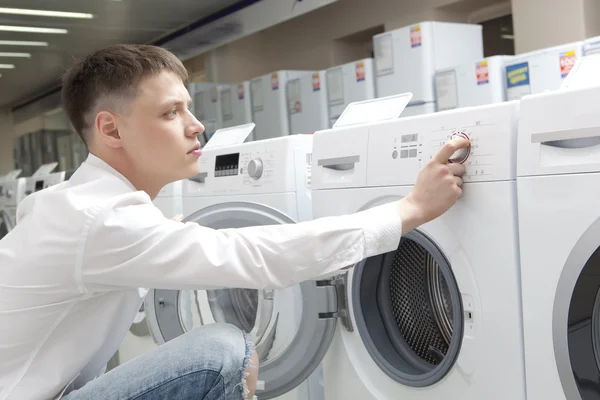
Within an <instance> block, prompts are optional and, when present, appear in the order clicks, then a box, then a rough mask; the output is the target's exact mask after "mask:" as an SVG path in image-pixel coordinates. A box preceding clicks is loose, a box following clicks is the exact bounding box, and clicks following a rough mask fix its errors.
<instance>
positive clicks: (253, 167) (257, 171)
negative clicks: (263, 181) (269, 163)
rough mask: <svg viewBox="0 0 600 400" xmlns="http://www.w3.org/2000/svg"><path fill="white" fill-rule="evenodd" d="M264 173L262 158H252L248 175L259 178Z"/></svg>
mask: <svg viewBox="0 0 600 400" xmlns="http://www.w3.org/2000/svg"><path fill="white" fill-rule="evenodd" d="M262 173H263V162H262V160H261V159H260V158H255V159H253V160H250V162H249V163H248V176H250V178H253V179H259V178H260V177H261V176H262Z"/></svg>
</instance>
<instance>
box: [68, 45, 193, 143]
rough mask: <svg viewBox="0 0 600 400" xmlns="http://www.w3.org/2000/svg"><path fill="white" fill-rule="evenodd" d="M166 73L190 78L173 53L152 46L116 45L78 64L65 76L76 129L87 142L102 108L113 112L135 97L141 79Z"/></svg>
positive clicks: (71, 119) (69, 111) (94, 53)
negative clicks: (119, 103) (165, 71)
mask: <svg viewBox="0 0 600 400" xmlns="http://www.w3.org/2000/svg"><path fill="white" fill-rule="evenodd" d="M164 70H167V71H171V72H174V73H176V74H177V75H179V77H180V78H181V80H182V81H183V82H186V81H187V79H188V73H187V70H186V69H185V67H184V66H183V64H182V63H181V61H180V60H179V59H178V58H177V57H176V56H175V55H174V54H173V53H171V52H169V51H168V50H165V49H163V48H161V47H157V46H151V45H131V44H119V45H113V46H109V47H106V48H103V49H101V50H98V51H95V52H93V53H91V54H89V55H88V56H86V57H84V58H82V59H81V60H79V61H77V62H75V63H74V64H73V66H71V68H69V69H68V70H67V72H66V73H65V75H64V76H63V81H62V84H63V85H62V93H61V96H62V102H63V107H64V109H65V112H66V114H67V116H68V117H69V120H70V121H71V124H72V125H73V128H75V130H76V131H77V133H78V134H79V136H81V138H82V139H83V141H84V142H86V143H87V141H86V138H87V136H88V132H89V130H90V129H91V128H92V127H93V124H94V120H95V117H96V113H97V112H98V111H99V109H100V108H106V109H109V110H113V109H114V108H115V107H117V102H119V101H122V100H129V99H132V98H134V97H135V95H136V93H137V88H138V85H139V82H140V80H141V79H143V78H145V77H147V76H149V75H154V74H158V73H160V72H161V71H164Z"/></svg>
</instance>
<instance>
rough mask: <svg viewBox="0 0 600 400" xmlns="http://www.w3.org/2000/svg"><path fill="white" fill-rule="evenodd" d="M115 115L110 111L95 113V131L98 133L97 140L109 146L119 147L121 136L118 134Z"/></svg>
mask: <svg viewBox="0 0 600 400" xmlns="http://www.w3.org/2000/svg"><path fill="white" fill-rule="evenodd" d="M117 122H118V120H117V116H116V115H115V114H113V113H111V112H110V111H100V112H99V113H98V114H97V115H96V121H95V125H96V131H98V134H99V140H101V141H102V142H104V143H105V144H106V145H108V146H109V147H113V148H118V147H121V136H120V135H119V127H118V123H117Z"/></svg>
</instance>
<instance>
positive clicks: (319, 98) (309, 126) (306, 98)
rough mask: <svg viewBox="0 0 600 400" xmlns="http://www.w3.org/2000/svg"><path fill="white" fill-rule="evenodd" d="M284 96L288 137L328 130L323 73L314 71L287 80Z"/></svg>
mask: <svg viewBox="0 0 600 400" xmlns="http://www.w3.org/2000/svg"><path fill="white" fill-rule="evenodd" d="M286 96H287V109H288V114H289V116H290V135H294V134H303V133H313V132H315V131H320V130H321V129H327V128H329V114H328V110H327V79H326V78H325V71H315V72H312V73H309V74H305V75H303V76H301V77H300V78H296V79H291V80H289V81H288V82H287V86H286Z"/></svg>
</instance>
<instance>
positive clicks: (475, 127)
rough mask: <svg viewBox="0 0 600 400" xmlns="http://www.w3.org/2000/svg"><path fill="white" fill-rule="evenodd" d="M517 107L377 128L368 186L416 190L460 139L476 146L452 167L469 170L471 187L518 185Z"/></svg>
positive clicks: (462, 151) (498, 106)
mask: <svg viewBox="0 0 600 400" xmlns="http://www.w3.org/2000/svg"><path fill="white" fill-rule="evenodd" d="M517 112H518V104H517V103H516V102H505V103H500V104H494V105H486V106H479V107H469V108H463V109H455V110H450V111H444V112H439V113H434V114H429V115H422V116H419V117H412V118H401V119H398V120H395V121H392V122H390V123H387V124H379V125H374V126H373V127H372V128H371V130H370V132H369V145H368V146H369V150H368V167H367V171H368V172H367V175H368V176H367V184H368V186H383V185H410V184H414V182H415V181H416V178H417V176H418V174H419V171H420V170H421V169H422V168H423V167H424V166H425V165H426V164H427V163H428V162H429V161H430V160H431V159H432V158H433V157H434V156H435V154H436V153H437V152H438V151H439V150H440V149H441V148H442V147H443V146H444V144H445V143H446V142H448V141H449V140H452V139H453V138H456V137H463V138H467V139H469V140H470V146H469V147H467V148H464V149H460V150H458V151H456V152H455V153H454V154H452V155H451V156H450V157H449V160H448V161H449V162H450V163H460V164H463V165H465V167H466V172H465V175H464V176H463V179H464V181H465V182H484V181H498V180H510V179H516V132H517Z"/></svg>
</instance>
